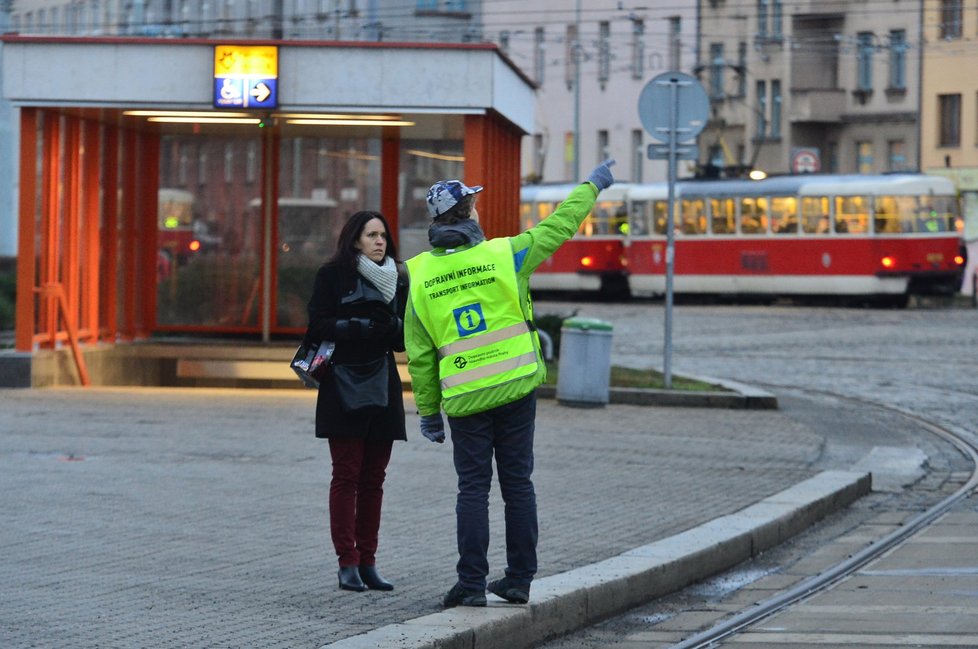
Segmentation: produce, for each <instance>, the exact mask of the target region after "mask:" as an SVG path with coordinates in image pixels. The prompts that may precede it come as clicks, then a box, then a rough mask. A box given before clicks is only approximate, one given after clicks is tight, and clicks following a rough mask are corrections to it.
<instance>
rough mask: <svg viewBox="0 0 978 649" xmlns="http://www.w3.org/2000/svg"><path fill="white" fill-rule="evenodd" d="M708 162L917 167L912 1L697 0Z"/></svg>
mask: <svg viewBox="0 0 978 649" xmlns="http://www.w3.org/2000/svg"><path fill="white" fill-rule="evenodd" d="M699 13H700V20H701V23H700V30H699V31H700V47H699V53H700V58H699V60H698V63H697V65H696V70H697V72H698V74H699V77H700V79H701V80H702V82H703V85H704V87H705V89H706V90H707V93H708V95H709V96H710V100H711V106H712V116H711V117H712V118H711V121H710V124H709V125H708V127H707V129H706V130H705V131H704V133H703V135H702V136H701V137H700V140H699V142H700V149H701V151H700V160H701V162H703V161H705V163H706V165H707V166H708V172H712V173H714V174H716V173H720V174H723V173H727V174H730V175H738V174H742V173H743V172H744V171H746V170H749V169H753V168H756V169H760V170H763V171H765V172H767V173H798V172H814V171H829V172H839V173H879V172H887V171H905V170H915V169H917V168H918V167H919V146H920V142H919V110H920V107H919V78H920V77H919V74H920V67H919V66H920V55H921V51H920V43H921V15H920V3H919V1H918V0H893V1H892V2H888V3H887V4H886V6H885V7H884V6H882V5H881V3H879V2H876V1H873V0H854V1H851V2H844V3H838V2H835V3H823V2H816V1H814V0H756V1H754V2H746V3H744V2H733V1H732V0H700V2H699Z"/></svg>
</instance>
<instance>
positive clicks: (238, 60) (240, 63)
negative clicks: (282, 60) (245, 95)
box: [214, 45, 278, 79]
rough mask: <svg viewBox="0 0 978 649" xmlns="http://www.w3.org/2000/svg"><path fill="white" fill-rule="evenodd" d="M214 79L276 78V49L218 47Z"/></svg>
mask: <svg viewBox="0 0 978 649" xmlns="http://www.w3.org/2000/svg"><path fill="white" fill-rule="evenodd" d="M214 76H215V77H264V78H266V79H267V78H273V79H274V78H276V77H278V48H277V47H275V46H273V45H218V46H217V47H215V48H214Z"/></svg>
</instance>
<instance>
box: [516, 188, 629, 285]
mask: <svg viewBox="0 0 978 649" xmlns="http://www.w3.org/2000/svg"><path fill="white" fill-rule="evenodd" d="M574 187H575V185H572V184H563V185H527V186H525V187H523V188H522V190H521V191H520V211H521V214H520V220H521V224H522V227H523V229H524V230H525V229H528V228H531V227H533V226H534V225H536V224H537V223H539V222H540V220H541V219H544V218H546V217H547V216H549V215H550V214H551V213H553V211H554V210H556V209H557V206H558V205H560V202H561V201H563V200H564V199H565V198H567V195H568V194H569V193H570V192H571V190H572V189H574ZM630 187H631V186H630V185H628V184H627V183H619V184H615V185H612V186H611V187H609V188H608V189H606V190H604V191H603V192H601V195H600V196H599V197H598V201H597V202H596V203H595V205H594V208H593V209H592V210H591V213H590V214H589V215H588V216H587V218H585V220H584V222H583V223H582V224H581V227H580V229H579V230H578V232H577V234H576V235H574V237H573V238H572V239H571V240H569V241H567V242H566V243H564V245H562V246H561V247H560V248H559V249H558V250H557V252H555V253H554V254H553V255H552V256H551V257H550V258H549V259H547V260H546V261H545V262H543V264H541V266H540V268H539V269H537V272H536V273H534V274H533V276H532V278H531V279H530V287H531V288H532V289H534V290H537V291H600V292H602V293H606V294H610V295H615V294H618V295H621V294H626V293H627V291H628V285H627V283H626V280H625V273H624V264H625V250H624V239H625V233H626V232H627V230H628V225H627V224H628V212H627V210H628V208H627V204H626V199H627V196H628V190H629V188H630Z"/></svg>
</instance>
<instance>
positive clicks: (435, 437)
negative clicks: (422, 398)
mask: <svg viewBox="0 0 978 649" xmlns="http://www.w3.org/2000/svg"><path fill="white" fill-rule="evenodd" d="M421 434H422V435H424V436H425V437H427V438H428V439H430V440H431V441H432V442H438V443H439V444H441V443H442V442H444V441H445V422H444V421H443V420H442V418H441V413H440V412H436V413H435V414H433V415H421Z"/></svg>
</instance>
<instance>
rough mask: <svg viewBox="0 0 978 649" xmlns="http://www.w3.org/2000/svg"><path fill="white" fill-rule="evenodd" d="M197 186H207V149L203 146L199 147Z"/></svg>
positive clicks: (199, 145)
mask: <svg viewBox="0 0 978 649" xmlns="http://www.w3.org/2000/svg"><path fill="white" fill-rule="evenodd" d="M197 147H198V148H197V184H198V185H206V184H207V171H208V169H207V149H205V148H204V146H203V145H202V144H198V145H197Z"/></svg>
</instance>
